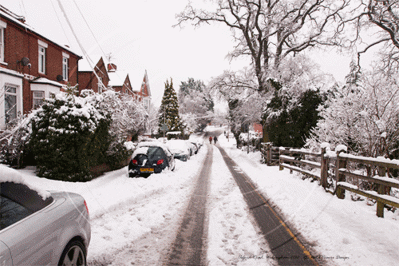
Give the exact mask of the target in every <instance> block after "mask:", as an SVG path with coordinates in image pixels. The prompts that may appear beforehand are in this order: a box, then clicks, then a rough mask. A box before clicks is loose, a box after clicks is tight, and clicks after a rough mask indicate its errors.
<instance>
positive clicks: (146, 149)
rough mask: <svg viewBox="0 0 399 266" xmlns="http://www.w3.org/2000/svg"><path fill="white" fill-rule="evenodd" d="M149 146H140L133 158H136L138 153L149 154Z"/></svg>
mask: <svg viewBox="0 0 399 266" xmlns="http://www.w3.org/2000/svg"><path fill="white" fill-rule="evenodd" d="M147 151H148V147H139V148H137V149H136V150H135V151H134V152H133V155H132V158H134V157H135V156H136V155H137V154H147Z"/></svg>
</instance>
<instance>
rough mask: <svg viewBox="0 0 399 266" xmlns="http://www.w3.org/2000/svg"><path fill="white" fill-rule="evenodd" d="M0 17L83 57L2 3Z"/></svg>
mask: <svg viewBox="0 0 399 266" xmlns="http://www.w3.org/2000/svg"><path fill="white" fill-rule="evenodd" d="M0 17H3V18H4V19H6V20H8V21H12V22H13V23H15V24H17V25H19V26H20V27H23V28H24V29H25V30H27V31H30V32H32V33H34V34H36V35H38V36H40V37H41V38H43V39H45V40H46V41H49V42H51V43H53V44H55V45H57V46H58V47H60V48H62V49H64V50H66V51H68V52H70V53H72V54H74V55H76V56H77V57H79V58H82V56H80V55H79V54H77V53H76V52H74V51H73V50H72V49H71V48H70V47H68V46H66V45H61V44H59V43H57V42H56V41H54V40H50V39H49V38H47V37H45V36H43V35H42V34H41V33H39V32H38V31H36V30H35V29H34V28H33V27H32V26H30V25H28V24H26V23H25V17H23V16H20V15H17V14H15V13H13V12H12V11H11V10H8V9H7V8H6V7H4V6H2V5H0Z"/></svg>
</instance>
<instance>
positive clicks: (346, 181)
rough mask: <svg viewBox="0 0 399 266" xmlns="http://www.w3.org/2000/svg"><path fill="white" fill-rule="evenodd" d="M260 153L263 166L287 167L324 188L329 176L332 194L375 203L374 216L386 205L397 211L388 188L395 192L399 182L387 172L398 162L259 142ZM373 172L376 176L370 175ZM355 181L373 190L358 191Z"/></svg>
mask: <svg viewBox="0 0 399 266" xmlns="http://www.w3.org/2000/svg"><path fill="white" fill-rule="evenodd" d="M261 152H262V157H263V160H264V162H265V163H266V164H267V165H276V164H277V162H278V164H279V167H280V170H283V169H284V168H287V169H290V171H291V173H292V171H296V172H299V173H302V174H304V175H307V176H310V177H312V178H315V179H318V180H319V181H320V185H321V186H323V187H324V188H325V189H327V187H328V186H329V184H328V177H330V178H331V179H333V180H334V181H335V183H336V188H335V191H334V194H336V195H337V197H338V198H340V199H344V198H345V191H346V190H348V191H350V192H352V193H356V194H359V195H362V196H364V197H367V198H369V199H373V200H375V201H376V202H377V211H376V214H377V216H378V217H384V208H385V206H386V205H388V206H392V207H396V208H399V198H397V197H394V196H392V195H390V194H391V191H392V188H397V189H399V180H397V179H395V178H392V177H389V175H390V174H391V173H392V171H391V170H397V169H399V160H390V159H384V158H370V157H362V156H354V155H351V154H346V153H344V152H342V151H338V152H337V153H335V154H334V153H332V152H328V153H327V152H326V148H321V151H320V152H319V153H315V152H312V151H309V150H304V149H293V148H283V147H273V146H272V144H271V143H262V149H261ZM332 163H334V164H332ZM350 165H356V166H357V165H361V166H362V167H363V169H366V170H367V171H366V172H367V174H366V175H365V174H361V173H357V172H353V171H352V170H351V167H349V166H350ZM315 169H317V171H315ZM319 169H320V170H319ZM355 169H356V168H355ZM372 169H374V170H372ZM375 172H378V175H373V173H375ZM329 173H330V174H329ZM331 173H332V174H331ZM359 180H361V181H365V182H367V183H369V184H372V187H374V188H375V190H367V189H363V188H360V187H359V186H358V185H356V184H359ZM350 181H352V183H350ZM353 183H354V184H353Z"/></svg>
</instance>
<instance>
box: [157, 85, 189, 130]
mask: <svg viewBox="0 0 399 266" xmlns="http://www.w3.org/2000/svg"><path fill="white" fill-rule="evenodd" d="M164 124H166V125H167V127H168V130H167V132H168V131H183V129H184V128H183V124H182V122H181V119H180V115H179V102H178V100H177V95H176V91H175V90H174V88H173V81H172V79H171V80H170V83H169V81H168V80H167V81H166V83H165V91H164V94H163V97H162V103H161V107H160V108H159V118H158V125H159V128H161V127H162V125H164Z"/></svg>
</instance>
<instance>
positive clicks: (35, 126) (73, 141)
mask: <svg viewBox="0 0 399 266" xmlns="http://www.w3.org/2000/svg"><path fill="white" fill-rule="evenodd" d="M98 101H101V99H97V100H94V99H93V98H92V97H85V98H83V97H77V96H74V95H72V94H64V93H60V94H58V95H56V97H55V98H54V99H48V100H46V102H45V103H44V104H43V106H42V107H41V108H40V109H38V110H37V111H36V112H35V115H34V116H33V117H32V119H31V129H32V132H31V136H30V142H29V147H30V149H31V151H32V152H33V154H34V156H35V160H36V163H37V171H38V175H39V176H43V177H47V178H51V179H58V180H70V181H86V180H89V179H91V174H90V168H91V167H93V166H96V165H99V164H101V163H104V162H105V158H106V151H107V149H108V146H109V144H110V137H109V133H108V129H109V126H110V124H111V118H110V115H109V113H108V112H106V111H103V110H101V109H98V108H96V107H95V104H94V103H95V102H98Z"/></svg>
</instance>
